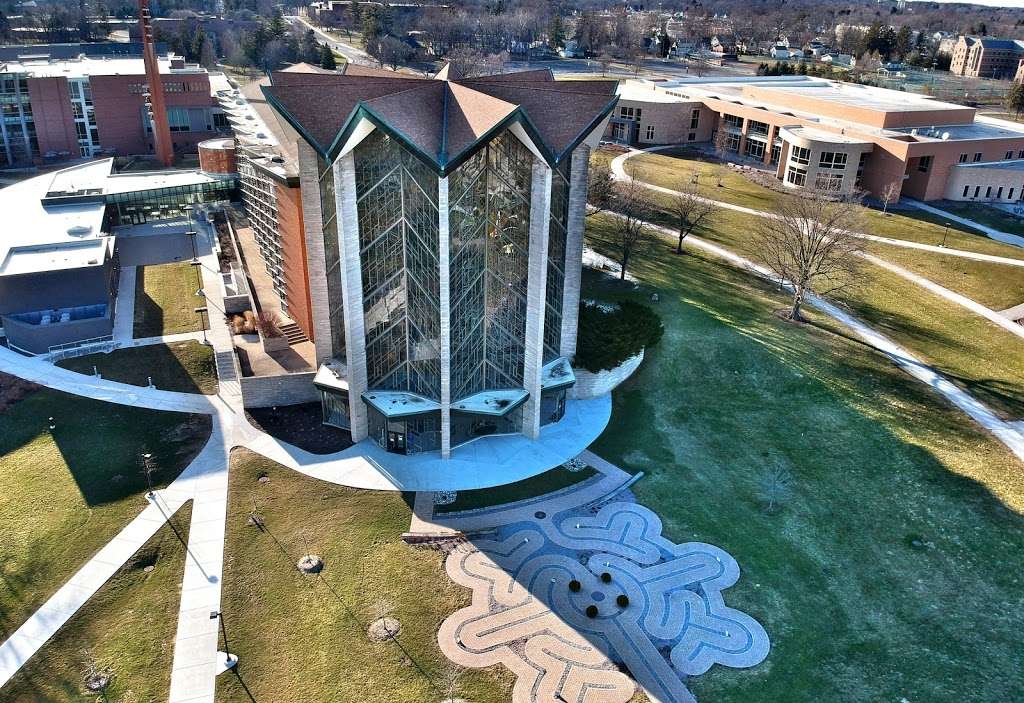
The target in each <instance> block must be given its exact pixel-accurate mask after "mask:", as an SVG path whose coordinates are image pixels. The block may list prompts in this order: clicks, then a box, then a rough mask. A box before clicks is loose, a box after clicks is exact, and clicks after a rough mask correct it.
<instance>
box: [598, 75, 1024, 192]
mask: <svg viewBox="0 0 1024 703" xmlns="http://www.w3.org/2000/svg"><path fill="white" fill-rule="evenodd" d="M719 130H724V131H725V132H726V137H725V139H724V140H723V141H724V144H725V150H726V152H727V154H726V155H727V158H729V159H730V160H733V161H737V162H745V163H750V164H756V165H758V166H759V167H761V168H769V169H772V170H774V172H775V175H776V177H777V178H778V179H779V180H780V181H781V182H782V183H783V184H784V185H785V186H786V187H788V188H793V189H794V190H812V191H822V192H830V193H852V192H854V191H859V190H863V191H866V192H868V193H872V194H875V195H880V194H881V193H883V192H884V191H885V190H886V188H887V187H888V186H889V185H890V184H892V183H897V184H899V186H900V192H901V194H902V195H904V196H909V197H913V198H917V199H920V200H938V199H943V198H951V199H958V200H959V199H963V200H975V199H976V200H993V201H1004V202H1006V201H1011V202H1015V201H1017V200H1020V199H1021V196H1022V195H1024V192H1022V187H1024V181H1022V182H1017V177H1018V174H1020V173H1021V172H1020V171H1019V170H1018V168H1019V167H1018V164H1022V163H1024V127H1022V126H1021V125H1018V124H1016V123H1012V122H1008V121H1005V120H997V119H993V118H989V117H983V116H979V115H977V114H976V111H975V109H974V108H971V107H965V106H962V105H955V104H952V103H944V102H941V101H938V100H934V99H932V98H929V97H926V96H923V95H917V94H912V93H904V92H898V91H893V90H886V89H884V88H874V87H870V86H862V85H856V84H852V83H839V82H836V81H829V80H825V79H820V78H812V77H808V76H781V77H757V78H751V77H744V78H703V79H685V80H677V81H629V82H627V83H625V84H623V85H621V86H620V88H619V103H618V104H617V105H616V108H615V113H614V115H613V117H612V119H611V120H610V122H609V126H608V129H607V130H606V132H605V139H610V140H613V141H617V142H623V143H630V144H635V145H639V146H644V145H653V144H694V145H695V146H703V147H704V148H708V147H709V146H710V144H712V143H714V142H715V141H716V134H717V133H718V131H719ZM995 163H998V164H1002V165H1001V166H1000V167H998V168H997V167H989V168H985V169H981V168H979V166H984V165H988V164H995ZM982 176H984V178H982ZM975 186H978V187H977V188H976V187H975ZM982 186H983V187H982ZM989 186H992V188H991V189H990V188H989Z"/></svg>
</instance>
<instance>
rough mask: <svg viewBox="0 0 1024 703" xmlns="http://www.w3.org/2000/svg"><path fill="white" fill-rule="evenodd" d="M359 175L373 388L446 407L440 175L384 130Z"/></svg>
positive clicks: (375, 136) (358, 156)
mask: <svg viewBox="0 0 1024 703" xmlns="http://www.w3.org/2000/svg"><path fill="white" fill-rule="evenodd" d="M355 170H356V174H355V180H356V194H357V208H358V217H359V249H360V251H359V259H360V266H361V269H362V282H363V317H364V322H365V328H366V372H367V383H368V388H370V389H382V390H402V391H409V392H412V393H416V394H418V395H421V396H424V397H426V398H431V399H434V400H440V397H441V365H440V351H441V345H440V329H441V318H440V311H439V307H438V305H439V300H440V280H439V271H440V267H439V264H438V224H437V220H438V217H437V176H436V175H435V174H434V172H433V171H431V170H430V169H429V168H428V167H427V166H425V165H424V164H423V163H421V162H420V161H419V160H418V159H417V158H416V157H414V156H413V155H412V154H411V153H409V152H408V151H407V150H406V149H404V148H403V147H402V146H401V145H400V144H399V143H398V142H397V141H396V140H395V139H394V138H392V137H391V136H389V135H387V134H385V133H384V132H382V131H381V130H374V132H373V133H371V134H370V136H368V137H367V138H366V139H364V140H363V141H362V143H360V144H359V146H357V147H356V150H355ZM408 441H410V442H412V437H410V438H409V440H408Z"/></svg>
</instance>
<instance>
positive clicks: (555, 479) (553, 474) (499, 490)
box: [435, 466, 597, 513]
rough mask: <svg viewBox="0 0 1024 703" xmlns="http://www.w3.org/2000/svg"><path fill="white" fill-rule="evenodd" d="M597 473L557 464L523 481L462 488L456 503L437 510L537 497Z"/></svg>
mask: <svg viewBox="0 0 1024 703" xmlns="http://www.w3.org/2000/svg"><path fill="white" fill-rule="evenodd" d="M596 475H597V471H595V470H594V469H592V468H590V467H589V466H588V467H587V468H585V469H583V470H582V471H576V472H573V471H569V470H568V469H566V468H565V467H564V466H556V467H555V468H553V469H551V470H550V471H545V472H544V473H542V474H538V475H537V476H531V477H530V478H526V479H523V480H522V481H516V482H515V483H508V484H505V485H504V486H495V487H493V488H481V489H479V490H472V491H459V492H458V495H457V496H456V497H455V502H454V503H449V504H448V505H439V506H437V510H436V511H435V512H438V513H453V512H458V511H460V510H476V509H478V508H490V507H493V506H495V505H505V504H506V503H515V502H517V501H520V500H527V499H529V498H537V497H539V496H543V495H547V494H548V493H553V492H555V491H560V490H562V489H563V488H568V487H569V486H574V485H576V484H577V483H580V482H581V481H586V480H587V479H588V478H591V477H592V476H596Z"/></svg>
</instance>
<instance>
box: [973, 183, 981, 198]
mask: <svg viewBox="0 0 1024 703" xmlns="http://www.w3.org/2000/svg"><path fill="white" fill-rule="evenodd" d="M980 192H981V186H974V197H975V198H977V197H978V193H980Z"/></svg>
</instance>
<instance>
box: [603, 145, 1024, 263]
mask: <svg viewBox="0 0 1024 703" xmlns="http://www.w3.org/2000/svg"><path fill="white" fill-rule="evenodd" d="M680 146H682V145H679V144H671V145H666V146H653V147H649V148H647V149H632V148H631V149H630V151H627V152H626V153H624V154H619V155H618V156H616V157H615V158H614V159H612V162H611V170H612V174H613V175H614V176H615V178H616V179H617V180H626V179H628V178H629V174H627V173H626V169H625V168H624V166H623V164H624V163H625V162H626V160H628V159H631V158H633V157H634V156H640V155H641V154H647V153H653V152H656V151H666V150H669V149H678V148H679V147H680ZM637 180H638V182H639V183H640V184H642V185H643V186H644V187H645V188H647V189H648V190H653V191H654V192H656V193H663V194H665V195H677V194H678V193H679V191H676V190H672V189H671V188H664V187H662V186H658V185H654V184H653V183H646V182H644V181H640V180H639V179H637ZM700 200H702V201H704V202H706V203H712V204H714V205H717V206H718V207H720V208H722V209H723V210H732V211H734V212H742V213H745V214H747V215H754V216H756V217H771V218H775V217H777V215H776V214H775V213H774V212H769V211H767V210H756V209H754V208H750V207H744V206H742V205H735V204H733V203H727V202H725V201H722V200H715V199H714V198H704V197H700ZM922 204H923V203H922ZM931 209H932V210H933V211H934V210H935V208H931ZM937 212H940V213H942V214H943V216H945V215H946V214H948V213H945V212H944V211H937ZM951 217H952V216H951ZM956 219H960V220H962V219H963V218H956ZM965 224H970V225H971V226H972V227H973V226H975V225H974V224H972V223H970V222H969V221H965ZM853 234H855V235H856V236H858V237H860V238H861V239H866V240H868V241H872V242H879V243H881V244H889V245H891V246H895V247H903V248H905V249H919V250H921V251H929V252H931V253H933V254H945V255H946V256H959V257H961V258H964V259H974V260H975V261H987V262H989V263H993V264H1005V265H1007V266H1021V267H1024V259H1014V258H1011V257H1007V256H995V255H992V254H978V253H975V252H973V251H964V250H963V249H949V248H946V247H940V246H936V245H934V244H922V243H920V242H910V241H907V240H905V239H892V238H890V237H879V236H878V235H876V234H867V233H864V232H854V233H853ZM1008 236H1013V235H1008Z"/></svg>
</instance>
